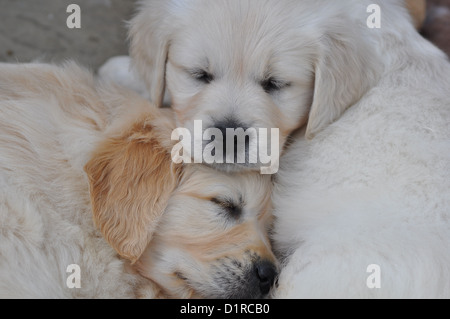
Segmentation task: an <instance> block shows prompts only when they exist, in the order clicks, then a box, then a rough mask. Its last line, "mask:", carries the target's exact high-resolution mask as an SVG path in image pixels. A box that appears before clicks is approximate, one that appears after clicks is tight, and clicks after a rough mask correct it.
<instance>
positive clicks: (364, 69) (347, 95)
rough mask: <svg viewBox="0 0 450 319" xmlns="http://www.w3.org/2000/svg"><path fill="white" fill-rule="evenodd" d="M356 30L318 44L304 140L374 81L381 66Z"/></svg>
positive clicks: (324, 125) (340, 112)
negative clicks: (310, 104)
mask: <svg viewBox="0 0 450 319" xmlns="http://www.w3.org/2000/svg"><path fill="white" fill-rule="evenodd" d="M364 35H365V34H363V33H362V32H360V31H359V30H356V31H355V30H353V29H352V30H342V33H337V32H336V31H334V32H333V33H331V32H330V33H329V34H328V35H326V36H324V37H323V38H322V40H321V42H320V44H319V52H318V54H317V60H316V61H315V84H314V95H313V103H312V106H311V110H310V114H309V119H308V124H307V127H306V138H308V139H312V138H313V137H314V136H315V135H316V134H317V133H318V132H320V131H321V130H322V129H324V128H325V127H326V126H328V125H329V124H331V123H332V122H334V121H335V120H337V119H338V118H339V117H340V116H341V115H342V113H343V112H344V111H345V110H346V109H347V108H348V107H350V106H351V105H353V104H354V103H356V102H357V101H358V100H359V99H360V98H361V97H362V96H363V95H364V94H365V93H366V92H367V91H368V90H369V89H370V88H371V87H372V86H373V85H374V84H375V82H376V80H377V78H378V75H379V74H380V73H381V72H382V71H383V69H382V66H381V63H379V61H378V58H377V57H376V56H375V54H374V51H375V50H376V48H373V47H371V46H370V44H369V43H368V39H367V36H366V37H364Z"/></svg>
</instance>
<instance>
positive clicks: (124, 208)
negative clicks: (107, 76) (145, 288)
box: [85, 122, 181, 263]
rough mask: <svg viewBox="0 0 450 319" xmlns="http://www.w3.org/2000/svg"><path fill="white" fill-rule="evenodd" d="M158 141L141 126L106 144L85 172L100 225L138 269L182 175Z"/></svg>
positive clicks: (148, 126) (111, 241) (115, 246)
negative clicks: (138, 261) (140, 259)
mask: <svg viewBox="0 0 450 319" xmlns="http://www.w3.org/2000/svg"><path fill="white" fill-rule="evenodd" d="M158 139H159V136H157V134H156V133H155V130H154V128H153V127H152V126H151V125H150V124H148V123H146V122H139V123H136V124H135V125H133V126H132V127H131V129H129V130H128V131H126V132H125V133H124V134H122V135H121V136H119V137H114V138H110V139H109V140H107V141H105V142H104V143H103V145H101V146H100V147H99V149H98V150H97V152H96V153H95V154H94V156H93V157H92V159H91V160H90V161H89V162H88V163H87V165H86V166H85V171H86V173H87V175H88V178H89V183H90V194H91V203H92V211H93V216H94V221H95V223H96V225H97V227H99V229H100V231H101V232H102V234H103V236H104V237H105V239H106V240H107V241H108V242H109V244H110V245H111V246H112V247H113V248H114V249H115V250H116V251H117V252H118V253H119V254H120V255H121V256H122V257H124V258H126V259H129V260H130V261H131V262H133V263H134V262H136V261H137V260H138V258H139V257H140V256H141V254H142V253H143V251H144V249H145V248H146V246H147V244H148V243H149V242H150V240H151V238H152V235H153V232H154V231H155V228H156V226H157V223H158V221H159V219H160V217H161V216H162V214H163V211H164V209H165V207H166V205H167V202H168V200H169V197H170V195H171V192H172V191H173V189H174V188H175V186H176V184H177V180H178V177H179V175H180V173H181V172H180V166H176V165H175V164H173V163H172V160H171V157H170V154H169V152H168V151H167V150H166V148H165V147H163V146H162V145H161V144H160V143H159V141H158Z"/></svg>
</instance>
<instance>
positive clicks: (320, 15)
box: [130, 0, 382, 168]
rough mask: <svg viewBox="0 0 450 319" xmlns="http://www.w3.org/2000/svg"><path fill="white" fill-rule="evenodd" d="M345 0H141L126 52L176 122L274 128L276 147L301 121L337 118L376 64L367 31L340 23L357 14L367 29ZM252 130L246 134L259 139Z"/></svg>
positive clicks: (310, 131)
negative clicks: (167, 99) (166, 101)
mask: <svg viewBox="0 0 450 319" xmlns="http://www.w3.org/2000/svg"><path fill="white" fill-rule="evenodd" d="M352 8H354V7H352V6H351V2H343V3H342V5H341V4H340V5H339V6H336V5H330V4H329V3H328V2H327V1H292V0H281V1H278V0H277V1H272V0H266V1H261V0H242V1H227V0H218V1H205V0H196V1H186V2H182V1H175V0H172V1H161V0H148V1H145V2H143V4H142V7H141V10H140V13H139V14H138V15H137V16H136V17H135V18H134V19H133V20H132V21H131V24H130V25H131V29H130V35H131V55H132V58H133V60H134V65H135V67H136V69H137V70H138V71H139V73H140V74H141V75H142V78H143V79H144V81H146V83H147V85H148V87H149V88H150V90H151V97H152V99H153V101H154V102H156V103H157V104H161V103H162V98H163V96H164V92H165V90H167V91H169V92H170V96H171V98H172V106H173V109H174V110H175V114H176V118H177V125H178V126H179V127H184V128H187V129H189V130H191V131H194V128H193V123H194V120H201V121H202V123H203V129H206V128H210V127H215V128H219V129H220V130H222V131H223V130H224V128H238V127H241V128H243V129H246V128H256V129H258V128H278V129H279V133H280V134H279V139H280V141H279V142H280V143H279V148H280V150H279V151H281V149H282V148H283V145H284V143H285V141H286V138H287V136H288V135H289V134H291V133H292V132H293V131H294V130H295V129H297V128H300V127H302V126H303V125H304V124H305V123H307V124H308V125H307V129H306V135H307V137H308V138H312V137H314V135H315V134H317V133H318V132H319V131H320V130H322V129H323V128H324V127H325V126H327V125H328V124H330V123H331V122H332V121H334V120H335V119H337V118H338V117H339V116H340V114H341V113H342V112H343V111H344V110H345V109H346V108H347V107H349V106H350V105H351V104H352V103H354V102H356V101H357V100H358V99H359V98H360V97H361V96H362V94H363V93H364V92H366V91H367V89H368V88H369V87H370V85H371V84H372V83H373V81H374V80H375V79H376V77H377V74H378V72H380V71H382V68H378V65H377V60H376V59H375V58H374V59H372V56H373V52H372V51H373V50H372V48H371V47H370V45H369V40H368V39H369V37H368V36H367V34H364V32H355V29H354V25H355V24H351V23H348V20H349V19H356V20H357V21H356V25H360V26H361V30H364V29H368V28H367V26H366V24H365V23H366V20H365V18H364V17H365V15H364V13H365V11H361V12H362V14H361V15H358V14H357V13H355V16H354V17H349V14H348V12H349V11H350V12H351V11H352V10H353V11H354V9H352ZM361 8H362V9H363V5H362V6H361ZM364 10H365V7H364ZM254 138H255V137H250V141H249V143H252V142H253V143H258V141H252V140H251V139H254ZM246 146H247V145H246ZM226 151H227V152H228V149H227V150H226ZM246 164H248V163H246ZM243 166H247V167H248V168H254V167H252V166H251V165H243ZM241 167H242V166H241Z"/></svg>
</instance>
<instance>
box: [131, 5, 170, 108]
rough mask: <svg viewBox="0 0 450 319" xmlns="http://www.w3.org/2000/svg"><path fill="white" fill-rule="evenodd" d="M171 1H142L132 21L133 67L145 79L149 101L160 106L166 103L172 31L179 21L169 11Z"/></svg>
mask: <svg viewBox="0 0 450 319" xmlns="http://www.w3.org/2000/svg"><path fill="white" fill-rule="evenodd" d="M171 3H172V1H170V0H151V1H146V2H142V3H141V6H140V8H139V11H138V12H139V13H138V14H137V15H136V16H135V17H134V18H133V19H132V20H131V21H130V22H129V39H130V56H131V59H132V67H133V68H134V69H135V71H136V72H137V74H139V75H140V77H141V78H142V80H143V81H144V82H145V85H146V87H147V89H148V90H149V93H150V100H151V101H152V102H153V103H154V104H155V105H156V106H157V107H161V106H162V104H163V99H164V93H165V74H166V62H167V56H168V52H169V43H170V37H171V34H172V32H171V30H172V29H173V24H174V23H175V21H176V19H175V18H174V17H172V14H171V13H170V8H171V6H172V4H171ZM171 17H172V18H171Z"/></svg>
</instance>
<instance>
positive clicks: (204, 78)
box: [187, 69, 214, 84]
mask: <svg viewBox="0 0 450 319" xmlns="http://www.w3.org/2000/svg"><path fill="white" fill-rule="evenodd" d="M187 72H188V73H189V75H190V76H191V77H193V78H194V79H196V80H198V81H200V82H203V83H205V84H209V83H211V82H212V81H213V80H214V76H213V75H212V74H211V73H209V72H207V71H205V70H202V69H188V70H187Z"/></svg>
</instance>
